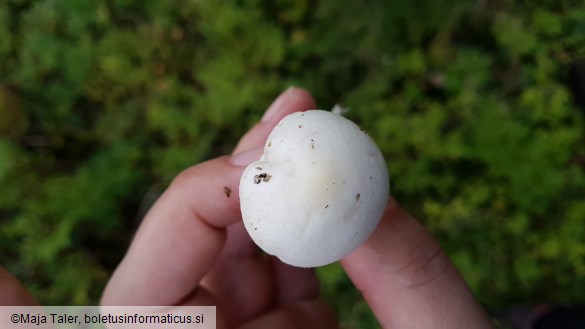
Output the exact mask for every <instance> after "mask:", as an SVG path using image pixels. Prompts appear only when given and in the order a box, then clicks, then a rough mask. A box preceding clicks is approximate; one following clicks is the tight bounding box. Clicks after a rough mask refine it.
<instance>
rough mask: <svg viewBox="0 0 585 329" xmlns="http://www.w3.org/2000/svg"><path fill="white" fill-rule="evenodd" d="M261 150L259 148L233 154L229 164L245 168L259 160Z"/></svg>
mask: <svg viewBox="0 0 585 329" xmlns="http://www.w3.org/2000/svg"><path fill="white" fill-rule="evenodd" d="M263 149H264V147H262V146H260V147H255V148H253V149H249V150H246V151H242V152H240V153H238V154H234V155H232V156H231V158H230V162H231V163H232V164H233V165H235V166H240V167H243V166H247V165H249V164H250V163H252V162H254V161H256V160H258V159H260V156H261V155H262V151H263Z"/></svg>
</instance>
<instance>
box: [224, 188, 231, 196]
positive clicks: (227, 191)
mask: <svg viewBox="0 0 585 329" xmlns="http://www.w3.org/2000/svg"><path fill="white" fill-rule="evenodd" d="M223 193H225V196H227V197H228V198H229V197H230V196H231V195H232V189H231V188H229V187H227V186H224V187H223Z"/></svg>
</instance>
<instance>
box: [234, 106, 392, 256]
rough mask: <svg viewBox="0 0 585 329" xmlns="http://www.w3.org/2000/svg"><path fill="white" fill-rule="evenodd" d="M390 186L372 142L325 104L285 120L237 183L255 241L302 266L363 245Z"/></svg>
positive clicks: (245, 218)
mask: <svg viewBox="0 0 585 329" xmlns="http://www.w3.org/2000/svg"><path fill="white" fill-rule="evenodd" d="M389 192H390V186H389V181H388V169H387V166H386V162H385V161H384V157H383V155H382V153H381V152H380V150H379V149H378V147H377V146H376V144H375V143H374V141H373V140H372V139H371V138H370V137H369V136H368V135H367V134H366V133H365V132H364V131H363V130H361V129H360V128H359V127H358V126H357V125H356V124H354V123H353V122H351V121H349V120H348V119H346V118H344V117H342V116H341V115H336V114H333V113H331V112H328V111H321V110H313V111H307V112H297V113H293V114H291V115H288V116H287V117H285V118H284V119H282V120H281V121H280V123H279V124H278V125H277V126H276V127H275V128H274V129H273V130H272V132H271V133H270V136H269V137H268V139H267V141H266V145H265V147H264V154H263V155H262V157H261V158H260V160H259V161H257V162H254V163H252V164H250V165H249V166H248V167H247V168H246V170H245V171H244V174H243V175H242V178H241V181H240V202H241V210H242V217H243V220H244V225H245V227H246V229H247V231H248V233H249V234H250V236H251V237H252V239H253V240H254V242H255V243H256V244H257V245H258V246H259V247H260V248H262V249H263V250H264V251H265V252H267V253H269V254H271V255H274V256H277V257H278V258H280V259H281V260H282V261H283V262H285V263H287V264H290V265H295V266H299V267H315V266H321V265H326V264H329V263H332V262H335V261H337V260H339V259H341V258H343V257H344V256H346V255H347V254H349V253H350V252H351V251H353V250H354V249H355V248H357V247H358V246H359V245H360V244H362V243H363V242H364V241H365V240H366V239H367V238H368V237H369V236H370V235H371V233H372V232H373V231H374V229H375V228H376V226H377V225H378V223H379V221H380V218H381V217H382V214H383V212H384V209H385V207H386V203H387V201H388V197H389Z"/></svg>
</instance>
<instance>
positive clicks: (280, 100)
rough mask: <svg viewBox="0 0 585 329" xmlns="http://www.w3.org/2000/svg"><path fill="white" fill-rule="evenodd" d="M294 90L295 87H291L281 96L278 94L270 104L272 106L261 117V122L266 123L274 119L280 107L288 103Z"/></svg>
mask: <svg viewBox="0 0 585 329" xmlns="http://www.w3.org/2000/svg"><path fill="white" fill-rule="evenodd" d="M294 90H295V87H294V86H291V87H288V89H287V90H285V91H284V92H283V93H282V94H280V96H278V97H277V98H276V99H275V100H274V102H272V105H270V107H269V108H268V110H266V112H265V113H264V115H263V116H262V122H266V121H269V120H270V119H272V118H273V117H274V115H275V114H276V113H278V111H279V110H280V109H281V108H282V106H283V105H284V104H286V103H287V102H288V101H289V99H290V96H291V95H292V94H293V91H294Z"/></svg>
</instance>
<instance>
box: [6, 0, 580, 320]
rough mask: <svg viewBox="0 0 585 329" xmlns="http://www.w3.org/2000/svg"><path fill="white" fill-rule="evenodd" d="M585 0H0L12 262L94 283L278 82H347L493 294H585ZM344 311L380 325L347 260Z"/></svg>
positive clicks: (437, 222) (326, 275) (345, 90)
mask: <svg viewBox="0 0 585 329" xmlns="http://www.w3.org/2000/svg"><path fill="white" fill-rule="evenodd" d="M583 60H585V4H583V2H582V1H552V0H542V1H511V0H496V1H487V0H477V1H463V0H456V1H451V0H450V1H447V0H438V1H430V0H428V1H418V0H394V1H308V0H304V1H297V0H277V1H268V0H256V1H205V0H199V1H177V0H175V1H158V0H156V1H155V0H146V1H143V0H94V1H69V0H39V1H27V0H0V264H1V265H2V266H4V267H6V268H7V269H8V270H9V271H11V272H12V273H14V274H15V275H16V276H17V277H18V278H19V279H20V280H22V281H23V282H24V283H25V284H26V285H27V287H28V288H29V289H30V290H32V291H33V293H34V295H35V296H36V297H37V298H38V299H39V300H40V301H41V302H42V303H45V304H52V305H61V304H75V305H83V304H93V303H96V302H97V301H98V298H99V296H100V292H101V290H102V288H103V287H104V284H105V282H106V280H107V279H108V276H109V275H110V273H111V272H112V270H113V269H114V268H115V266H116V264H117V262H118V261H119V260H120V259H121V257H122V255H123V253H124V251H125V249H126V247H127V245H128V241H129V237H130V235H131V233H132V231H133V230H134V229H135V227H136V223H137V222H138V221H139V219H140V218H141V216H142V215H143V214H144V212H145V211H146V209H147V208H148V205H150V204H151V203H152V200H153V199H154V198H156V196H157V195H158V193H160V191H162V190H163V189H164V187H165V186H166V184H168V183H169V181H170V180H171V178H172V177H173V176H174V175H176V174H177V173H178V172H179V171H181V170H182V169H183V168H186V167H188V166H190V165H192V164H194V163H197V162H199V161H202V160H205V159H208V158H211V157H214V156H217V155H220V154H224V153H227V152H230V150H231V149H232V148H233V147H234V145H235V143H236V141H237V140H238V138H239V136H241V135H242V134H243V133H244V132H245V131H246V130H247V129H248V128H249V127H250V126H251V125H252V124H253V123H254V122H256V121H257V120H258V119H259V118H260V116H261V114H262V112H263V111H264V110H265V109H266V107H267V106H268V105H269V104H270V102H271V101H272V100H273V99H274V97H275V96H276V95H278V94H279V92H280V91H282V90H283V89H285V88H286V87H288V86H290V85H298V86H302V87H304V88H307V89H308V90H309V91H311V92H312V93H313V94H314V95H315V98H316V99H317V102H318V104H319V106H320V107H321V108H324V109H329V108H331V107H332V106H333V105H334V104H336V103H340V104H342V105H343V106H345V107H349V108H350V109H351V111H350V112H349V113H348V115H347V116H348V117H349V118H350V119H352V120H354V121H356V122H357V123H358V124H360V125H361V126H362V127H363V128H364V129H365V130H366V131H367V132H368V133H369V134H370V135H371V136H372V137H373V138H374V140H376V141H377V143H378V145H379V146H380V147H381V149H382V151H383V153H384V154H385V156H386V158H387V160H388V163H389V167H390V175H391V186H392V193H393V195H394V196H395V198H396V199H397V200H398V201H399V202H400V203H402V204H403V205H404V207H405V208H407V209H408V210H409V211H410V212H412V213H413V214H414V215H415V216H417V217H418V218H420V220H421V221H422V222H424V224H425V225H426V227H428V229H429V230H431V231H432V233H433V234H434V235H435V236H436V237H437V238H438V239H439V241H440V242H441V244H442V245H443V246H444V248H445V249H446V250H447V252H448V254H449V255H450V257H451V259H452V260H453V261H454V263H455V264H456V266H457V267H458V269H459V270H460V271H461V272H462V274H463V275H464V277H465V279H466V280H467V282H468V284H469V285H470V286H471V288H472V289H473V291H474V293H475V294H476V296H477V297H478V298H479V299H480V300H481V302H482V303H483V304H484V305H485V306H486V307H487V308H488V309H490V310H498V309H502V308H506V307H508V306H510V305H515V304H519V303H526V302H534V301H548V302H554V303H558V304H584V303H585V293H584V292H585V148H584V145H585V134H584V120H583V114H584V111H583V109H582V108H581V109H580V108H579V107H578V106H576V105H575V101H574V95H573V94H572V93H571V90H570V87H569V86H570V84H569V81H570V79H569V77H570V75H569V72H570V69H571V67H572V66H573V65H575V64H577V63H579V62H582V61H583ZM319 275H320V277H321V279H322V282H323V294H324V295H325V297H326V298H328V299H329V300H330V301H331V304H332V305H334V307H335V308H336V310H337V311H338V314H339V317H340V318H341V319H342V321H343V323H344V326H346V327H350V328H375V327H377V326H378V324H377V323H376V322H375V320H374V318H373V316H372V314H371V312H370V311H369V309H368V307H367V305H366V304H365V302H364V301H363V299H362V298H361V296H360V295H359V293H358V292H357V291H356V290H355V289H354V288H353V286H352V285H351V282H350V281H349V280H348V279H347V277H346V276H345V275H344V273H343V272H342V270H341V269H340V267H339V266H337V265H331V266H327V267H323V268H320V269H319Z"/></svg>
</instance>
